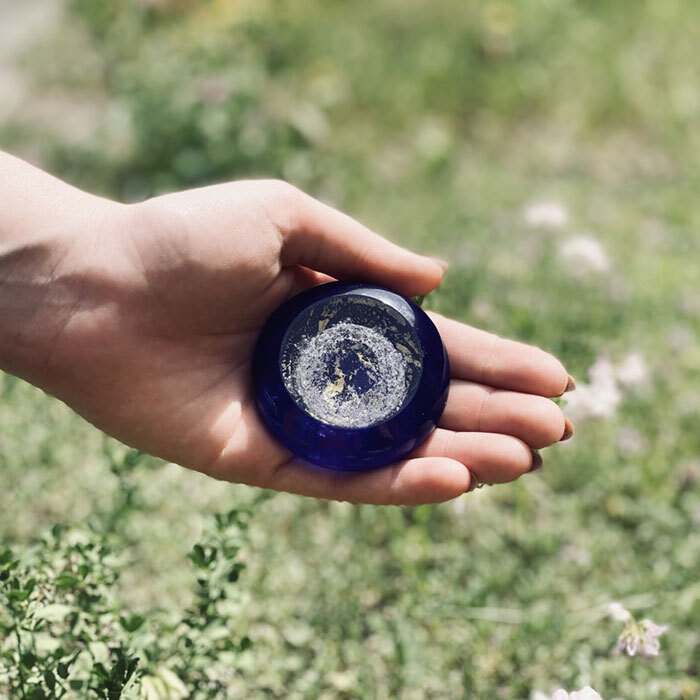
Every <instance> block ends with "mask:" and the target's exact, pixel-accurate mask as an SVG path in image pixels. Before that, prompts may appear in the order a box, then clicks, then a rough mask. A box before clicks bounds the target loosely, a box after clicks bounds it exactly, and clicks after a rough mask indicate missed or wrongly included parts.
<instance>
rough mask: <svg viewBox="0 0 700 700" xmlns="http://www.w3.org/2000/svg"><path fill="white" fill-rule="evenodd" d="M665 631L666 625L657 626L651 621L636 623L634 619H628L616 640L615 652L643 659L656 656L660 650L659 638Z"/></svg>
mask: <svg viewBox="0 0 700 700" xmlns="http://www.w3.org/2000/svg"><path fill="white" fill-rule="evenodd" d="M667 629H668V626H667V625H657V624H656V623H654V622H652V621H651V620H642V621H641V622H636V621H635V620H634V618H630V619H629V620H628V621H627V624H626V625H625V629H624V630H622V634H621V635H620V637H619V639H618V640H617V644H616V645H615V652H616V653H617V654H623V653H624V654H627V656H641V657H642V658H643V659H651V658H653V657H655V656H658V655H659V651H660V650H661V643H660V642H659V637H660V636H661V635H662V634H663V633H664V632H665V631H666V630H667Z"/></svg>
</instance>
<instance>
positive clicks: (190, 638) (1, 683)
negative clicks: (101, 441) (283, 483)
mask: <svg viewBox="0 0 700 700" xmlns="http://www.w3.org/2000/svg"><path fill="white" fill-rule="evenodd" d="M138 461H139V457H138V455H136V454H135V453H134V452H133V451H130V452H127V453H126V455H125V457H124V459H123V460H122V461H121V463H120V462H119V461H118V460H117V461H115V462H114V463H113V464H112V467H113V471H114V472H115V473H118V474H119V475H120V477H121V479H122V480H124V479H128V476H129V473H130V471H131V470H132V469H133V467H134V466H135V465H136V464H137V463H138ZM120 483H122V482H120ZM264 498H266V495H262V496H260V498H259V499H258V501H259V500H262V499H264ZM136 499H137V495H136V490H135V488H134V487H133V485H132V484H123V483H122V485H121V488H119V489H118V491H117V496H116V498H115V500H114V512H113V513H111V517H107V514H104V513H103V514H101V517H97V518H94V519H93V520H92V521H91V522H89V523H87V524H85V525H83V526H78V527H72V528H67V527H64V526H62V525H54V526H53V527H52V528H51V530H50V531H49V532H48V533H47V534H46V535H45V536H44V537H42V538H41V539H40V541H39V542H37V543H36V544H35V545H34V546H31V547H30V548H28V549H27V550H26V551H24V552H16V551H13V550H12V549H9V548H8V549H5V550H4V551H2V553H0V633H2V636H3V638H4V639H5V642H4V644H3V646H2V650H1V652H0V695H2V696H3V697H13V698H14V697H16V698H21V699H22V700H43V699H44V698H47V699H48V698H66V699H68V698H100V699H103V700H114V699H116V698H137V697H142V698H146V699H147V700H152V699H156V698H184V697H189V698H194V699H197V698H202V699H204V698H211V697H225V694H224V693H225V688H226V685H227V679H228V678H229V677H230V674H231V673H233V672H235V670H236V668H237V665H238V664H237V657H238V656H239V655H240V654H241V653H242V652H244V651H245V650H246V649H248V648H249V647H250V645H251V641H250V638H249V637H248V636H247V635H246V634H245V630H241V629H240V625H239V623H238V620H237V614H236V613H237V611H238V609H239V605H240V596H239V595H238V591H237V586H236V584H237V582H238V579H239V576H240V574H241V572H242V571H243V569H244V568H245V562H244V561H243V555H242V549H243V548H244V547H245V544H246V541H247V529H248V523H249V520H250V517H251V515H252V513H253V511H254V508H255V505H256V503H257V501H256V502H254V503H252V504H249V505H247V506H244V507H239V508H234V509H232V510H229V511H228V512H225V513H216V514H215V515H214V516H213V517H212V519H211V520H212V522H211V524H210V525H209V527H208V528H207V530H206V532H205V534H204V536H203V538H202V540H201V541H200V542H198V543H196V544H195V545H194V546H193V547H192V550H191V552H190V554H189V559H190V560H191V563H192V565H193V567H194V569H195V579H196V582H195V587H194V595H193V600H192V603H191V605H190V606H189V607H187V608H186V609H184V610H182V611H172V610H171V611H169V612H165V611H161V610H152V611H149V612H147V613H136V612H133V611H131V610H129V609H126V608H125V607H124V606H123V605H122V604H120V602H119V600H118V599H117V596H116V595H115V584H116V582H117V579H118V576H119V571H120V568H121V566H123V558H122V554H123V551H122V549H121V548H120V543H121V540H119V538H116V537H115V536H114V532H115V530H114V529H113V526H114V524H115V522H117V520H118V519H119V518H124V517H127V516H126V513H127V512H128V511H129V509H130V508H131V507H133V504H134V503H135V501H136ZM125 504H127V505H125ZM105 525H108V526H109V527H110V528H112V529H111V530H110V529H105Z"/></svg>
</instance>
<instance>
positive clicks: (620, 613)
mask: <svg viewBox="0 0 700 700" xmlns="http://www.w3.org/2000/svg"><path fill="white" fill-rule="evenodd" d="M608 615H609V616H610V617H612V619H613V620H617V622H627V621H628V620H631V619H632V614H631V613H630V611H629V610H628V609H627V608H626V607H625V606H624V605H623V604H622V603H618V602H617V601H615V602H612V603H610V604H609V605H608Z"/></svg>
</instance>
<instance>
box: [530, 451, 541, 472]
mask: <svg viewBox="0 0 700 700" xmlns="http://www.w3.org/2000/svg"><path fill="white" fill-rule="evenodd" d="M540 469H542V455H541V454H540V453H539V452H538V451H537V450H532V466H531V467H530V471H531V472H538V471H539V470H540Z"/></svg>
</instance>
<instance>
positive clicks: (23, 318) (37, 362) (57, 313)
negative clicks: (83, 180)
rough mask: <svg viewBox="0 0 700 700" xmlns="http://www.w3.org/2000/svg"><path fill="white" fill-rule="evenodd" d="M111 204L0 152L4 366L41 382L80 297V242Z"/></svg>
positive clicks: (0, 359)
mask: <svg viewBox="0 0 700 700" xmlns="http://www.w3.org/2000/svg"><path fill="white" fill-rule="evenodd" d="M105 204H107V203H106V202H105V200H101V199H99V198H97V197H92V196H90V195H87V194H85V193H84V192H81V191H80V190H77V189H75V188H73V187H70V186H69V185H67V184H65V183H63V182H61V181H60V180H58V179H56V178H54V177H52V176H50V175H48V174H46V173H45V172H43V171H41V170H39V169H38V168H35V167H33V166H31V165H29V164H28V163H25V162H24V161H22V160H20V159H18V158H15V157H13V156H10V155H8V154H5V153H2V152H0V369H4V370H6V371H9V372H12V373H13V374H17V375H20V376H23V377H26V378H28V379H30V380H35V379H36V377H37V373H38V372H39V370H40V368H41V367H42V365H43V364H44V363H45V362H46V359H47V356H48V354H49V352H50V347H51V343H52V339H53V338H55V336H56V335H57V334H59V333H60V332H61V328H62V327H63V326H65V324H66V323H67V321H68V318H69V316H70V313H71V309H72V308H73V307H74V305H75V300H76V299H77V298H78V295H79V283H78V280H77V278H76V273H77V269H78V268H79V267H80V266H79V265H78V266H76V265H75V262H76V260H75V258H76V257H79V256H75V255H74V251H75V248H76V243H77V241H78V240H79V239H80V238H81V236H83V232H84V231H85V221H88V220H90V219H91V218H95V217H97V216H99V212H100V211H101V208H102V207H103V206H104V205H105Z"/></svg>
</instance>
